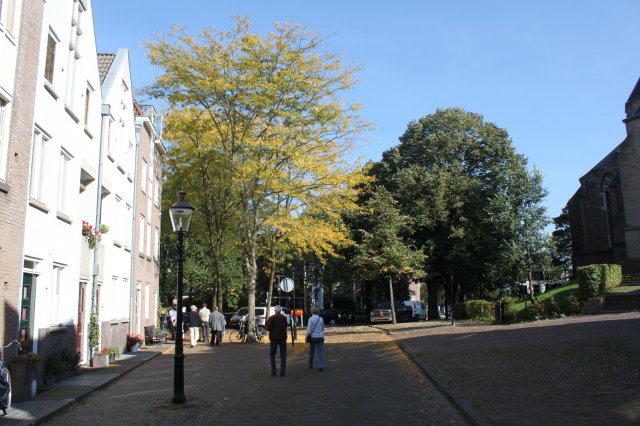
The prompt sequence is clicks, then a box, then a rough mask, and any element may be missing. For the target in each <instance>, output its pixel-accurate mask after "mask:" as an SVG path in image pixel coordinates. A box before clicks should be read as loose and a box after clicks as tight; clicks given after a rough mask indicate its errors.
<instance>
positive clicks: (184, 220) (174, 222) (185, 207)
mask: <svg viewBox="0 0 640 426" xmlns="http://www.w3.org/2000/svg"><path fill="white" fill-rule="evenodd" d="M185 194H186V192H185V191H184V190H182V189H181V190H180V191H179V192H178V201H176V203H175V204H174V205H173V206H171V207H170V208H169V216H170V217H171V226H172V227H173V232H180V231H184V232H188V231H189V225H191V216H193V212H194V211H195V209H194V208H193V207H191V204H189V203H187V201H186V200H185V199H184V196H185Z"/></svg>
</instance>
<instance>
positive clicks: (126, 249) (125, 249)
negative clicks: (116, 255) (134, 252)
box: [124, 245, 131, 253]
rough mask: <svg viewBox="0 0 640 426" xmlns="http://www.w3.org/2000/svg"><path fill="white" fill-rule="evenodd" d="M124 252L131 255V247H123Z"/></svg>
mask: <svg viewBox="0 0 640 426" xmlns="http://www.w3.org/2000/svg"><path fill="white" fill-rule="evenodd" d="M124 251H128V252H129V253H131V247H129V246H127V245H125V246H124Z"/></svg>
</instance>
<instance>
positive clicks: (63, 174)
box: [57, 150, 71, 213]
mask: <svg viewBox="0 0 640 426" xmlns="http://www.w3.org/2000/svg"><path fill="white" fill-rule="evenodd" d="M70 161H71V156H70V155H69V154H67V153H66V152H65V151H64V150H62V151H60V160H59V162H58V207H57V208H58V211H59V212H61V213H66V212H67V211H68V207H69V205H68V204H69V184H68V176H69V162H70Z"/></svg>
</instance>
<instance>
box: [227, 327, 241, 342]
mask: <svg viewBox="0 0 640 426" xmlns="http://www.w3.org/2000/svg"><path fill="white" fill-rule="evenodd" d="M229 341H230V342H231V343H240V342H243V341H244V334H243V333H241V332H240V330H233V331H232V332H231V333H229Z"/></svg>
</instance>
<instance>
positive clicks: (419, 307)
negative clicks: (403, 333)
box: [404, 300, 427, 321]
mask: <svg viewBox="0 0 640 426" xmlns="http://www.w3.org/2000/svg"><path fill="white" fill-rule="evenodd" d="M404 304H405V305H406V306H408V307H409V308H411V312H412V319H413V321H425V320H426V319H427V308H426V306H424V305H423V304H422V302H420V301H419V300H405V301H404Z"/></svg>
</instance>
